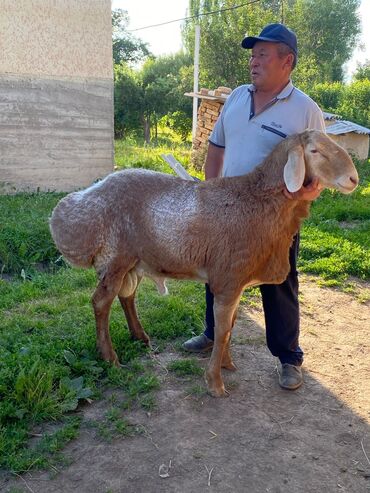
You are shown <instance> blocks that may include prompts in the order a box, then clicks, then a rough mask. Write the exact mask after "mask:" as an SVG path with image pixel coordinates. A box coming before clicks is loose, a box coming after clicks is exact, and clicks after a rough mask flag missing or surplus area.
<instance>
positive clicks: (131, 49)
mask: <svg viewBox="0 0 370 493" xmlns="http://www.w3.org/2000/svg"><path fill="white" fill-rule="evenodd" d="M128 24H129V16H128V13H127V11H126V10H122V9H115V10H113V11H112V32H113V60H114V63H115V64H120V63H121V62H125V63H129V64H134V63H137V62H139V61H141V60H144V59H145V58H147V57H148V56H150V51H149V49H148V45H147V44H146V43H144V42H143V41H141V40H140V39H138V38H136V37H135V36H133V35H132V34H131V33H129V32H128V31H127V27H128Z"/></svg>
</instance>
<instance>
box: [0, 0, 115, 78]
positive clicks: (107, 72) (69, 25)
mask: <svg viewBox="0 0 370 493" xmlns="http://www.w3.org/2000/svg"><path fill="white" fill-rule="evenodd" d="M111 33H112V28H111V2H110V0H0V47H1V57H0V73H2V74H6V73H11V74H28V75H29V74H32V75H34V76H53V77H103V78H104V77H105V78H109V79H110V78H112V39H111V37H112V36H111Z"/></svg>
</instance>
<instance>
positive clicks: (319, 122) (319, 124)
mask: <svg viewBox="0 0 370 493" xmlns="http://www.w3.org/2000/svg"><path fill="white" fill-rule="evenodd" d="M308 120H309V121H308V126H307V128H309V129H312V130H320V131H321V132H324V133H326V126H325V121H324V115H323V114H322V111H321V109H320V108H319V107H318V106H317V104H316V103H315V108H314V109H313V110H312V111H311V112H310V114H309V118H308Z"/></svg>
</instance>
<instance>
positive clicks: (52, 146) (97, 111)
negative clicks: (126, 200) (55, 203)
mask: <svg viewBox="0 0 370 493" xmlns="http://www.w3.org/2000/svg"><path fill="white" fill-rule="evenodd" d="M0 9H1V15H0V46H1V49H2V56H1V58H0V109H1V110H0V189H1V190H2V191H14V190H36V189H40V190H64V191H69V190H73V189H77V188H81V187H84V186H87V185H89V184H91V183H92V182H93V181H95V180H96V179H98V178H101V177H103V176H105V175H106V174H108V173H109V172H110V171H112V169H113V63H112V30H111V2H110V0H89V1H88V2H86V1H85V0H18V1H17V2H14V1H11V0H0Z"/></svg>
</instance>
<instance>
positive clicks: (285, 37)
mask: <svg viewBox="0 0 370 493" xmlns="http://www.w3.org/2000/svg"><path fill="white" fill-rule="evenodd" d="M258 41H265V42H271V43H277V44H278V46H279V53H280V54H281V55H282V56H283V55H286V54H288V53H292V54H293V55H294V62H293V64H292V70H293V69H294V67H295V66H296V64H297V56H298V47H297V36H296V35H295V33H294V32H293V31H292V30H291V29H288V28H287V27H286V26H284V25H283V24H268V25H267V26H266V27H264V28H263V29H262V31H261V33H260V35H259V36H247V37H245V38H244V39H243V41H242V47H243V48H253V46H254V45H255V44H256V43H257V42H258Z"/></svg>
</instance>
